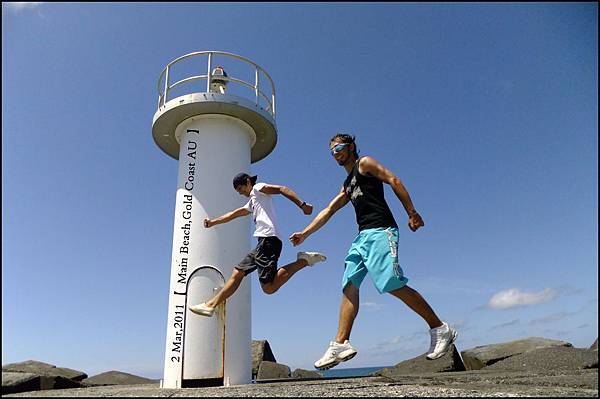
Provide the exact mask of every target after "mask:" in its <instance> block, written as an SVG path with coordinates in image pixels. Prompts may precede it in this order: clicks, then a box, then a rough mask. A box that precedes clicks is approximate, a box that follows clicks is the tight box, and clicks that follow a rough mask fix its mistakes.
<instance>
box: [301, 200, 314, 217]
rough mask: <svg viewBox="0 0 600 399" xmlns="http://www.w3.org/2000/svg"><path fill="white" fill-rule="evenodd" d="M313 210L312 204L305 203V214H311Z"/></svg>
mask: <svg viewBox="0 0 600 399" xmlns="http://www.w3.org/2000/svg"><path fill="white" fill-rule="evenodd" d="M312 211H313V206H312V205H311V204H307V203H305V204H304V206H303V207H302V212H304V214H305V215H310V214H311V213H312Z"/></svg>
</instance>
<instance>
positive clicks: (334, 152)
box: [331, 143, 351, 155]
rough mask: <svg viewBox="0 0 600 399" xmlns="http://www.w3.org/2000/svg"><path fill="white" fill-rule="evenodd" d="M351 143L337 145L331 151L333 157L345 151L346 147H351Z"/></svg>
mask: <svg viewBox="0 0 600 399" xmlns="http://www.w3.org/2000/svg"><path fill="white" fill-rule="evenodd" d="M350 144H351V143H340V144H336V145H335V146H334V147H333V148H332V149H331V155H335V154H337V153H338V152H340V151H342V150H343V149H344V147H346V146H347V145H350Z"/></svg>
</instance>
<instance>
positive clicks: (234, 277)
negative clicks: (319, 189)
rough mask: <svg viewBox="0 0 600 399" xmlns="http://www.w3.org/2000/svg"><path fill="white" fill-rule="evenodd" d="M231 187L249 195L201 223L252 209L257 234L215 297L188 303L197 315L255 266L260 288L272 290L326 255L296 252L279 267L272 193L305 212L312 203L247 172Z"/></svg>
mask: <svg viewBox="0 0 600 399" xmlns="http://www.w3.org/2000/svg"><path fill="white" fill-rule="evenodd" d="M233 188H234V189H235V191H237V192H238V194H240V195H243V196H245V197H249V198H250V200H249V201H248V203H246V205H244V206H243V207H241V208H238V209H235V210H233V211H231V212H228V213H226V214H224V215H222V216H219V217H218V218H216V219H204V227H206V228H210V227H212V226H215V225H217V224H222V223H227V222H229V221H231V220H233V219H235V218H238V217H241V216H246V215H249V214H251V213H252V216H253V219H254V223H255V225H256V230H255V232H254V236H255V237H257V238H258V244H257V245H256V248H255V249H254V250H253V251H251V252H250V253H249V254H248V255H246V257H245V258H244V259H242V261H241V262H240V263H239V264H238V265H237V266H235V267H234V269H233V273H232V274H231V277H230V278H229V280H227V282H226V283H225V285H224V286H223V288H222V289H221V290H220V291H219V292H218V293H217V294H216V295H215V296H214V297H212V298H211V299H209V300H208V301H206V302H203V303H200V304H198V305H192V306H190V307H189V309H190V310H191V311H192V312H194V313H196V314H198V315H202V316H208V317H210V316H212V315H213V313H214V311H215V308H216V307H217V306H219V304H221V303H222V302H223V301H225V300H226V299H227V298H229V297H230V296H231V295H233V293H234V292H235V291H236V290H237V289H238V287H239V286H240V283H241V282H242V280H243V279H244V277H245V276H247V275H248V274H250V273H252V272H253V271H254V270H256V269H258V280H259V281H260V286H261V287H262V290H263V291H264V292H265V293H266V294H273V293H275V292H276V291H277V290H278V289H279V288H281V286H282V285H283V284H285V283H286V282H287V281H288V280H289V279H290V277H292V275H294V273H296V272H297V271H299V270H300V269H303V268H304V267H306V266H312V265H314V264H315V263H317V262H322V261H324V260H325V259H327V258H326V257H325V255H323V254H320V253H318V252H298V254H297V259H296V261H294V262H292V263H290V264H288V265H285V266H283V267H280V268H279V269H278V268H277V261H278V260H279V256H280V255H281V247H282V242H281V239H280V238H279V231H278V229H277V217H276V215H275V208H273V200H272V198H271V197H272V196H273V195H274V194H281V195H283V196H284V197H286V198H287V199H289V200H290V201H292V202H293V203H294V204H296V205H298V206H299V207H300V209H302V212H304V214H305V215H310V214H311V213H312V211H313V206H312V205H310V204H307V203H306V202H305V201H301V200H300V198H299V197H298V195H297V194H296V193H295V192H294V191H292V190H291V189H289V188H288V187H286V186H278V185H273V184H266V183H256V176H249V175H248V174H246V173H238V174H237V175H236V176H235V177H234V178H233Z"/></svg>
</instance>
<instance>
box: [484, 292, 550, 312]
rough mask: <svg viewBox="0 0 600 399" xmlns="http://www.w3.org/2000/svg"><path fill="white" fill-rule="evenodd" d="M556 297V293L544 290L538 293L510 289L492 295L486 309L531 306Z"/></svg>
mask: <svg viewBox="0 0 600 399" xmlns="http://www.w3.org/2000/svg"><path fill="white" fill-rule="evenodd" d="M557 296H558V291H557V290H555V289H552V288H546V289H545V290H543V291H540V292H524V291H521V290H520V289H518V288H510V289H508V290H504V291H500V292H498V293H496V294H494V295H493V296H492V297H491V298H490V300H489V302H488V304H487V307H488V308H491V309H510V308H516V307H521V306H532V305H538V304H540V303H545V302H549V301H551V300H553V299H554V298H556V297H557Z"/></svg>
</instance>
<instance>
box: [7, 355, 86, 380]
mask: <svg viewBox="0 0 600 399" xmlns="http://www.w3.org/2000/svg"><path fill="white" fill-rule="evenodd" d="M2 371H12V372H19V373H32V374H37V375H43V376H47V377H63V378H67V379H70V380H73V381H81V380H83V379H84V378H87V374H86V373H84V372H83V371H77V370H73V369H67V368H63V367H56V366H54V365H52V364H48V363H44V362H38V361H35V360H27V361H25V362H20V363H11V364H7V365H5V366H2Z"/></svg>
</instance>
